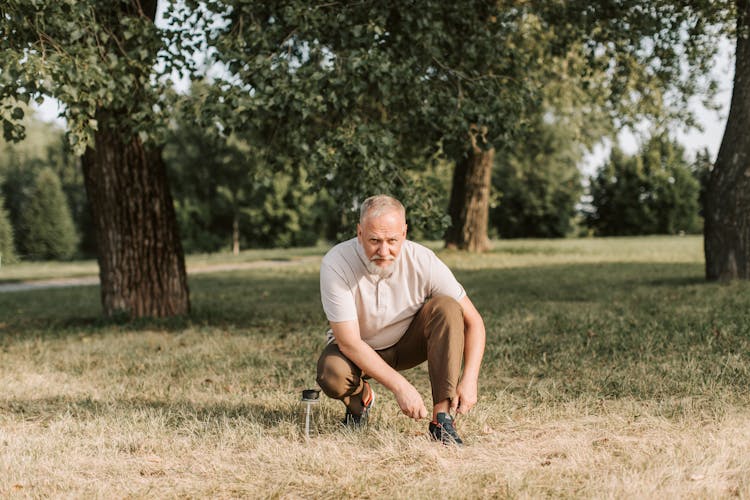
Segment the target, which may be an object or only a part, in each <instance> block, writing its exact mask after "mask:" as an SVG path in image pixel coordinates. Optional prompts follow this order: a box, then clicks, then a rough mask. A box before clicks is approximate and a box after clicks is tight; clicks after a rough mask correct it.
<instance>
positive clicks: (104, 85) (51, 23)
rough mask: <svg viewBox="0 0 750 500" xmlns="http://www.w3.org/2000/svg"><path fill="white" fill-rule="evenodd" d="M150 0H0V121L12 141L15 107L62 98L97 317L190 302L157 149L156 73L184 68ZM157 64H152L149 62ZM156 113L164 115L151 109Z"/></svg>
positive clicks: (174, 36) (169, 310) (159, 79)
mask: <svg viewBox="0 0 750 500" xmlns="http://www.w3.org/2000/svg"><path fill="white" fill-rule="evenodd" d="M156 7H157V2H156V0H113V1H111V2H98V1H94V0H84V1H77V0H76V1H74V0H61V1H57V0H55V1H52V0H40V1H35V2H26V1H21V0H8V1H5V2H3V4H2V5H1V6H0V58H1V61H2V64H0V67H2V72H1V73H0V102H2V103H3V106H2V113H0V118H1V119H2V122H3V129H4V133H5V136H6V138H9V139H19V138H21V137H22V135H23V129H22V127H21V126H20V125H19V124H18V120H19V119H20V118H22V116H23V110H22V109H21V108H20V107H19V106H17V105H15V104H14V103H17V102H19V101H21V102H28V101H29V99H30V98H38V99H40V97H39V96H40V95H42V94H45V95H50V96H53V97H55V98H57V99H59V100H60V101H61V102H62V103H63V104H64V105H65V112H64V113H65V118H66V120H67V122H68V126H69V129H70V130H69V141H70V143H71V145H72V146H73V148H74V151H75V152H76V153H78V154H82V155H83V157H82V165H83V173H84V179H85V185H86V191H87V194H88V199H89V202H90V207H91V211H92V218H93V223H94V227H95V233H96V241H97V248H98V261H99V270H100V280H101V299H102V305H103V309H104V312H105V314H106V315H115V314H125V315H129V316H132V317H140V316H171V315H175V314H185V313H187V312H188V311H189V309H190V302H189V295H188V287H187V279H186V273H185V264H184V257H183V252H182V247H181V244H180V239H179V236H178V231H177V223H176V219H175V214H174V207H173V204H172V199H171V196H170V192H169V188H168V185H167V178H166V173H165V167H164V163H163V161H162V157H161V147H160V146H159V141H158V139H159V131H160V130H163V129H164V127H163V123H161V122H160V117H161V114H160V113H159V112H158V110H159V109H163V107H164V106H165V103H164V101H163V99H162V96H163V95H165V94H167V93H168V92H166V89H168V88H169V87H170V82H169V81H168V79H165V75H169V74H170V73H171V72H172V71H173V70H174V69H175V67H176V66H181V67H183V68H186V67H187V62H186V58H185V57H183V56H182V55H181V52H180V48H181V47H182V46H183V43H184V42H185V38H184V37H186V36H189V34H186V33H184V32H181V31H169V30H160V29H158V28H157V27H156V26H155V24H154V20H155V17H156ZM157 63H159V64H157ZM161 119H162V120H163V119H164V118H163V117H161Z"/></svg>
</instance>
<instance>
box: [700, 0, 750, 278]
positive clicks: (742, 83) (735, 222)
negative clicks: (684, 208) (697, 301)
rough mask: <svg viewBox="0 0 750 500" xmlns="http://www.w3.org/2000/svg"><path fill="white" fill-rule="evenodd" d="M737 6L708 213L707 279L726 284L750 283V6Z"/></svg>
mask: <svg viewBox="0 0 750 500" xmlns="http://www.w3.org/2000/svg"><path fill="white" fill-rule="evenodd" d="M735 7H736V38H737V45H736V51H735V69H734V71H735V72H734V88H733V91H732V100H731V104H730V108H729V117H728V119H727V125H726V128H725V129H724V137H723V139H722V141H721V146H720V147H719V154H718V156H717V158H716V163H715V166H714V169H713V171H712V173H711V176H710V180H709V183H708V189H707V192H706V209H705V214H704V218H705V229H704V231H705V240H704V245H705V255H706V278H707V279H709V280H722V281H727V280H733V279H743V280H747V279H750V138H748V134H747V132H748V130H750V38H749V31H750V2H748V0H735Z"/></svg>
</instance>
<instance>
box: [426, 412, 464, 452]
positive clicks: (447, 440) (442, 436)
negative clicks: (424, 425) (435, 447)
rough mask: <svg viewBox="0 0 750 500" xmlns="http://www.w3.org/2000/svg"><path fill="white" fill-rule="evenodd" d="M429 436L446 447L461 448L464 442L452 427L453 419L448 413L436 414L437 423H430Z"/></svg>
mask: <svg viewBox="0 0 750 500" xmlns="http://www.w3.org/2000/svg"><path fill="white" fill-rule="evenodd" d="M430 436H431V437H432V439H434V440H435V441H440V442H441V443H443V444H444V445H446V446H449V445H455V446H463V445H464V442H463V441H462V440H461V438H460V437H459V436H458V433H457V432H456V428H455V427H453V418H452V417H451V416H450V414H448V413H438V414H437V422H430Z"/></svg>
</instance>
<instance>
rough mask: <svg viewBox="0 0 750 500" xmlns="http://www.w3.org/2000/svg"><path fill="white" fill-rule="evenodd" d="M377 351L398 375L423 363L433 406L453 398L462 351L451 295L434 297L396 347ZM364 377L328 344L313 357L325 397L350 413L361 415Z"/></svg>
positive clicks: (461, 332)
mask: <svg viewBox="0 0 750 500" xmlns="http://www.w3.org/2000/svg"><path fill="white" fill-rule="evenodd" d="M376 352H377V353H378V354H379V355H380V357H381V358H383V360H385V362H386V363H388V365H390V366H391V367H392V368H394V369H395V370H398V371H401V370H407V369H409V368H413V367H415V366H417V365H419V364H421V363H423V362H424V361H427V370H428V373H429V376H430V384H431V385H432V402H433V403H439V402H440V401H444V400H446V399H453V398H455V397H456V386H457V385H458V379H459V377H460V375H461V361H462V359H463V352H464V321H463V310H462V309H461V306H460V305H459V303H458V302H457V301H456V300H455V299H453V298H451V297H446V296H438V297H433V298H432V299H430V300H429V301H428V302H427V303H426V304H425V305H424V306H422V308H421V309H420V310H419V312H418V313H417V314H416V316H415V317H414V319H413V320H412V322H411V324H410V325H409V328H408V329H407V330H406V333H405V334H404V336H403V337H401V339H400V340H399V341H398V342H397V343H396V344H395V345H393V346H391V347H388V348H387V349H383V350H381V351H376ZM367 378H369V377H368V376H367V374H363V373H362V370H361V369H360V368H359V367H358V366H357V365H355V364H354V363H353V362H352V361H350V360H349V359H348V358H347V357H346V356H344V355H343V354H342V353H341V351H340V350H339V347H338V345H336V343H331V344H328V346H326V348H325V349H324V350H323V353H322V354H321V355H320V358H319V359H318V377H317V380H318V385H320V388H321V389H323V392H324V393H325V394H326V395H327V396H328V397H330V398H333V399H339V400H341V401H343V403H344V404H345V405H346V406H347V407H348V408H350V409H351V410H352V412H354V413H355V414H359V413H361V411H362V396H363V394H362V391H363V389H364V380H365V379H367Z"/></svg>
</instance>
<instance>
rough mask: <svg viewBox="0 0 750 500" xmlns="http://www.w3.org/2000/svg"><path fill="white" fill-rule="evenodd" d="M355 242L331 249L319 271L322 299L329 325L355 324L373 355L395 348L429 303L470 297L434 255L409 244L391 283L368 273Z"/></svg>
mask: <svg viewBox="0 0 750 500" xmlns="http://www.w3.org/2000/svg"><path fill="white" fill-rule="evenodd" d="M367 261H368V259H367V257H366V255H365V252H364V249H363V248H362V245H360V243H359V240H358V239H357V238H352V239H351V240H348V241H344V242H343V243H339V244H338V245H336V246H335V247H333V248H332V249H331V250H330V251H329V252H328V253H327V254H326V255H325V257H323V262H322V263H321V265H320V297H321V301H322V302H323V310H324V311H325V314H326V317H327V318H328V321H331V322H334V323H337V322H341V321H357V322H358V323H359V333H360V336H361V337H362V340H364V341H365V342H367V344H369V345H370V346H371V347H372V348H373V349H376V350H380V349H386V348H388V347H391V346H392V345H393V344H395V343H396V342H398V341H399V339H400V338H401V337H402V336H403V335H404V333H406V330H407V329H408V328H409V325H410V324H411V321H412V319H413V318H414V316H415V315H416V313H417V311H419V309H420V308H421V307H422V306H423V305H424V303H425V302H426V301H427V299H429V298H430V297H433V296H435V295H447V296H449V297H453V298H454V299H456V300H461V299H462V298H463V297H464V296H465V295H466V291H465V290H464V288H463V287H462V286H461V284H460V283H459V282H458V281H457V280H456V278H455V277H454V276H453V273H452V272H451V271H450V269H448V266H446V265H445V264H444V263H443V262H442V261H441V260H440V259H438V257H437V256H436V255H435V252H433V251H432V250H430V249H429V248H427V247H424V246H422V245H420V244H418V243H414V242H412V241H409V240H406V241H404V244H403V245H402V247H401V252H400V254H399V256H398V259H397V260H396V261H395V263H394V264H393V266H394V270H393V274H391V275H390V276H389V277H387V278H381V277H380V276H378V275H377V274H371V273H370V272H369V271H368V270H367V265H366V263H367Z"/></svg>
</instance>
